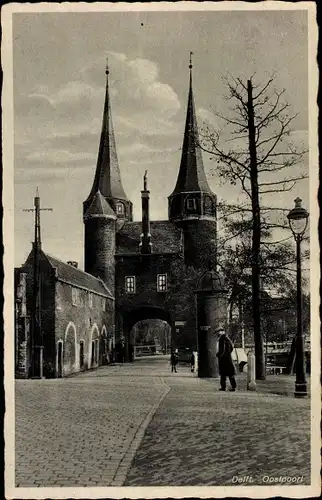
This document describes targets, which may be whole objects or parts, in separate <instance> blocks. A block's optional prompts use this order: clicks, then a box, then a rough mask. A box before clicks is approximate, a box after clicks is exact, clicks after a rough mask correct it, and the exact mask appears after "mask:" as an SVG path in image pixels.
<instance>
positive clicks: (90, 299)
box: [88, 293, 93, 309]
mask: <svg viewBox="0 0 322 500" xmlns="http://www.w3.org/2000/svg"><path fill="white" fill-rule="evenodd" d="M88 305H89V307H90V308H91V309H93V294H92V293H89V294H88Z"/></svg>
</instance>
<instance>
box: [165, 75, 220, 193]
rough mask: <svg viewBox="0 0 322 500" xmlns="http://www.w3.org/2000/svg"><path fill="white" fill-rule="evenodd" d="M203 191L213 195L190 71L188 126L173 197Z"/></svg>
mask: <svg viewBox="0 0 322 500" xmlns="http://www.w3.org/2000/svg"><path fill="white" fill-rule="evenodd" d="M191 191H192V192H193V191H203V192H207V193H210V194H213V193H212V191H211V189H210V187H209V185H208V181H207V178H206V174H205V170H204V165H203V160H202V155H201V149H200V146H199V133H198V125H197V117H196V111H195V103H194V97H193V90H192V76H191V71H190V83H189V95H188V107H187V117H186V126H185V131H184V138H183V145H182V154H181V163H180V169H179V174H178V179H177V184H176V187H175V188H174V191H173V193H172V195H174V194H177V193H182V192H191Z"/></svg>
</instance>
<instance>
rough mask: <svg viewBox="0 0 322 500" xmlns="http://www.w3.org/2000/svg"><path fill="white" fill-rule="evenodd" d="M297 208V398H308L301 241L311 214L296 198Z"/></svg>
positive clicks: (293, 217)
mask: <svg viewBox="0 0 322 500" xmlns="http://www.w3.org/2000/svg"><path fill="white" fill-rule="evenodd" d="M294 201H295V207H294V208H292V210H291V211H290V212H289V214H288V215H287V218H288V221H289V224H290V228H291V231H292V233H293V236H294V238H295V242H296V289H297V331H296V339H295V369H296V381H295V393H294V396H295V397H304V396H307V385H306V378H305V365H304V339H303V323H302V270H301V241H302V240H303V236H304V233H305V231H306V228H307V224H308V219H309V213H308V212H307V211H306V210H305V208H303V207H302V200H301V198H296V200H294Z"/></svg>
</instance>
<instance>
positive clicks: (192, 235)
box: [181, 219, 217, 270]
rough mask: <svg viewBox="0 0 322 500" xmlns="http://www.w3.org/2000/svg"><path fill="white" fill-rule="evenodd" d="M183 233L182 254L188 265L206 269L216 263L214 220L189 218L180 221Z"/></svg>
mask: <svg viewBox="0 0 322 500" xmlns="http://www.w3.org/2000/svg"><path fill="white" fill-rule="evenodd" d="M181 224H182V228H183V234H184V256H185V262H186V264H187V265H188V266H193V267H196V268H199V269H205V270H206V269H208V268H209V262H210V263H211V264H212V266H213V267H214V268H215V264H216V234H217V229H216V228H217V224H216V221H215V220H203V219H200V220H198V219H195V220H193V219H191V220H186V221H184V222H182V223H181Z"/></svg>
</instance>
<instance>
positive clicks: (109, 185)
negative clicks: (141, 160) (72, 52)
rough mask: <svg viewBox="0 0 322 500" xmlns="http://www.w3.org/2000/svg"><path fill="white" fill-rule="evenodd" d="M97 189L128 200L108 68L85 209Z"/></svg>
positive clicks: (108, 194) (113, 196) (108, 196)
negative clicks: (120, 164) (94, 170)
mask: <svg viewBox="0 0 322 500" xmlns="http://www.w3.org/2000/svg"><path fill="white" fill-rule="evenodd" d="M98 190H100V191H101V193H102V195H103V196H105V198H116V199H120V200H126V201H128V197H127V196H126V194H125V192H124V189H123V186H122V181H121V174H120V168H119V163H118V158H117V152H116V145H115V136H114V128H113V122H112V114H111V106H110V98H109V88H108V70H107V71H106V92H105V103H104V111H103V123H102V131H101V139H100V145H99V152H98V158H97V165H96V172H95V177H94V182H93V186H92V190H91V192H90V194H89V196H88V198H87V200H86V201H85V204H84V209H85V211H86V209H87V207H88V205H89V203H90V201H91V200H92V198H93V196H94V195H95V194H96V193H97V191H98Z"/></svg>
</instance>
